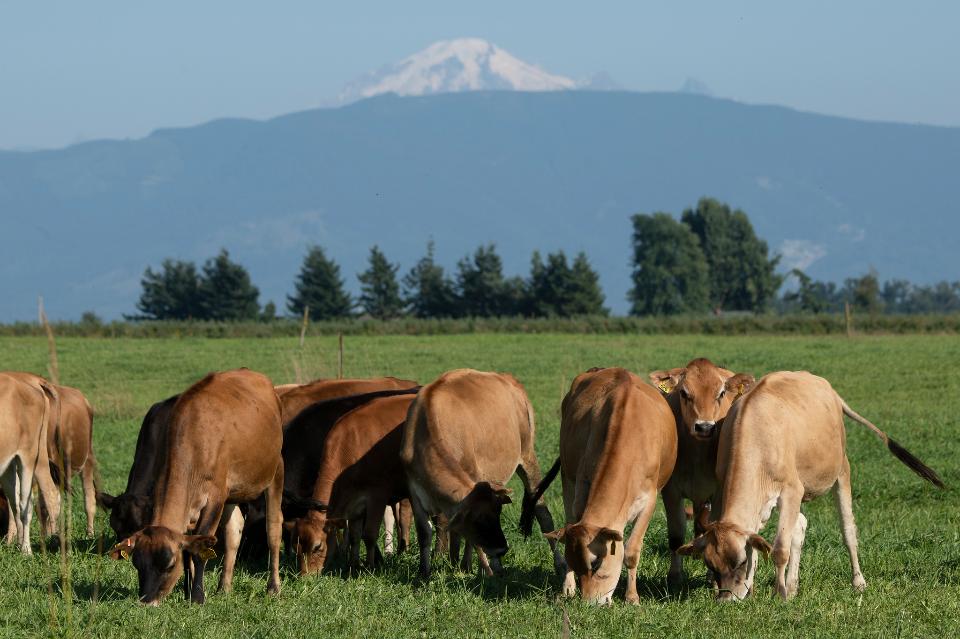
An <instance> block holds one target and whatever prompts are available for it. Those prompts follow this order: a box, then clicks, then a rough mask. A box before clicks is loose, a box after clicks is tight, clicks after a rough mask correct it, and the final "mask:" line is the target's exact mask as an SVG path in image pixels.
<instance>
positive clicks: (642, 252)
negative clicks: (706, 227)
mask: <svg viewBox="0 0 960 639" xmlns="http://www.w3.org/2000/svg"><path fill="white" fill-rule="evenodd" d="M708 295H709V281H708V279H707V261H706V258H705V257H704V255H703V251H702V250H701V248H700V242H699V241H698V240H697V236H696V235H694V233H693V231H691V230H690V227H688V226H687V225H686V224H681V223H680V222H677V221H676V220H675V219H673V217H671V216H670V215H669V214H668V213H654V214H653V215H634V216H633V289H632V290H631V291H630V293H629V297H630V300H631V301H632V302H633V306H632V308H631V310H630V312H631V313H632V314H633V315H668V314H673V313H691V312H700V311H703V310H704V309H705V308H706V307H707V304H708V300H709V298H708Z"/></svg>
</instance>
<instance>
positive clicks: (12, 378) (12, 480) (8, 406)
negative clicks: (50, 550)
mask: <svg viewBox="0 0 960 639" xmlns="http://www.w3.org/2000/svg"><path fill="white" fill-rule="evenodd" d="M58 404H59V399H58V395H57V392H56V389H55V388H54V386H53V385H52V384H50V383H49V382H47V381H46V380H44V379H43V378H41V377H37V376H35V375H26V374H18V375H14V374H10V373H0V479H2V484H3V490H4V493H5V494H6V496H7V502H8V516H9V520H8V524H7V540H8V541H12V540H13V538H14V537H16V539H17V542H18V543H19V544H20V549H21V550H22V551H23V552H24V554H27V555H30V554H33V550H32V549H31V547H30V521H31V519H32V517H33V509H32V508H31V507H30V505H31V504H30V501H31V497H32V491H33V482H34V479H36V482H37V486H38V487H39V489H40V492H41V494H43V496H44V498H45V499H46V502H47V504H48V505H49V508H50V516H51V521H52V522H53V523H54V525H55V524H56V520H57V517H59V515H60V493H59V491H57V487H56V484H54V482H53V479H52V477H51V476H50V464H49V458H48V453H47V445H46V444H47V429H48V428H49V423H50V421H51V420H50V416H51V414H52V411H54V410H55V408H54V407H55V406H56V405H58Z"/></svg>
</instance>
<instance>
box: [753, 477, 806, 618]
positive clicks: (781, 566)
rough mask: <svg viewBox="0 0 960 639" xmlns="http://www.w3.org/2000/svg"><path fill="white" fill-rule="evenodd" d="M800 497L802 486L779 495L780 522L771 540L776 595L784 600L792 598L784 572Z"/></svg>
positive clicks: (795, 524)
mask: <svg viewBox="0 0 960 639" xmlns="http://www.w3.org/2000/svg"><path fill="white" fill-rule="evenodd" d="M802 497H803V486H788V487H786V488H784V489H783V492H781V493H780V500H779V501H780V503H779V508H780V520H779V521H778V522H777V537H776V539H774V540H773V565H774V567H775V568H776V571H777V593H778V594H779V595H780V596H781V597H782V598H784V599H789V598H790V597H791V596H792V595H791V594H790V591H789V590H788V588H787V580H786V571H787V562H788V561H789V560H790V546H791V545H792V544H793V530H794V528H796V526H797V521H798V519H799V516H800V502H801V499H802ZM754 554H756V552H754Z"/></svg>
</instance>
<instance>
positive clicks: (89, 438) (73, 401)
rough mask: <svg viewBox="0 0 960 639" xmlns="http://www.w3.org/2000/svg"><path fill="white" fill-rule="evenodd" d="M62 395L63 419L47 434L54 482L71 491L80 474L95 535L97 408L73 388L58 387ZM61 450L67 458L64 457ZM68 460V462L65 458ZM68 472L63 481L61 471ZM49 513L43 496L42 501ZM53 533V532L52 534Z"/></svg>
mask: <svg viewBox="0 0 960 639" xmlns="http://www.w3.org/2000/svg"><path fill="white" fill-rule="evenodd" d="M56 389H57V393H58V394H59V395H60V420H59V422H57V423H54V424H51V426H53V427H52V428H50V429H48V433H47V451H48V454H49V456H50V471H51V474H52V475H53V478H54V482H56V483H57V484H58V485H60V486H61V487H62V488H63V489H64V490H70V478H71V476H72V475H73V474H75V473H77V474H79V475H80V479H81V480H82V482H83V509H84V511H85V512H86V515H87V534H88V535H93V533H94V530H93V524H94V520H95V518H96V516H97V489H96V486H95V483H96V475H97V460H96V458H95V457H94V455H93V408H92V407H91V406H90V402H88V401H87V398H86V397H84V395H83V393H82V392H80V391H79V390H77V389H76V388H72V387H70V386H63V385H62V384H61V385H57V386H56ZM61 449H62V450H63V451H64V452H65V453H66V455H65V456H64V455H61V454H60V451H61ZM64 457H65V459H64ZM61 468H62V469H64V470H65V471H66V474H65V476H64V477H63V479H62V480H61V479H60V477H59V475H60V469H61ZM40 503H41V506H43V507H44V508H42V509H41V510H45V506H46V503H45V502H44V500H43V498H42V495H41V500H40ZM48 532H50V533H52V532H53V531H52V530H50V531H48Z"/></svg>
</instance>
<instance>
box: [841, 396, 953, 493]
mask: <svg viewBox="0 0 960 639" xmlns="http://www.w3.org/2000/svg"><path fill="white" fill-rule="evenodd" d="M840 403H841V404H843V414H844V415H846V416H847V417H849V418H850V419H852V420H853V421H855V422H857V423H860V424H863V425H864V426H866V427H867V428H869V429H870V430H872V431H873V432H874V434H875V435H876V436H877V437H879V438H880V439H881V440H883V443H884V444H886V445H887V450H889V451H890V452H891V453H892V454H893V456H894V457H896V458H897V459H899V460H900V461H901V462H903V463H904V464H905V465H906V466H907V468H909V469H910V470H912V471H913V472H915V473H916V474H917V475H919V476H920V477H922V478H923V479H926V480H927V481H928V482H930V483H931V484H933V485H934V486H936V487H937V488H946V486H945V485H944V483H943V480H941V479H940V477H939V476H938V475H937V473H936V472H935V471H934V470H933V469H932V468H930V467H929V466H927V465H926V464H924V463H923V462H922V461H920V460H919V459H917V458H916V457H915V456H914V455H913V453H911V452H910V451H909V450H907V449H906V448H904V447H903V446H901V445H900V444H898V443H897V442H896V441H894V440H893V439H891V438H890V437H889V436H888V435H887V434H886V433H885V432H883V431H882V430H880V429H879V428H877V427H876V426H874V425H873V424H872V423H870V421H869V420H867V419H865V418H864V417H861V416H860V415H859V414H857V412H856V411H854V410H853V409H852V408H850V407H849V406H847V402H845V401H843V399H842V398H841V399H840Z"/></svg>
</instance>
